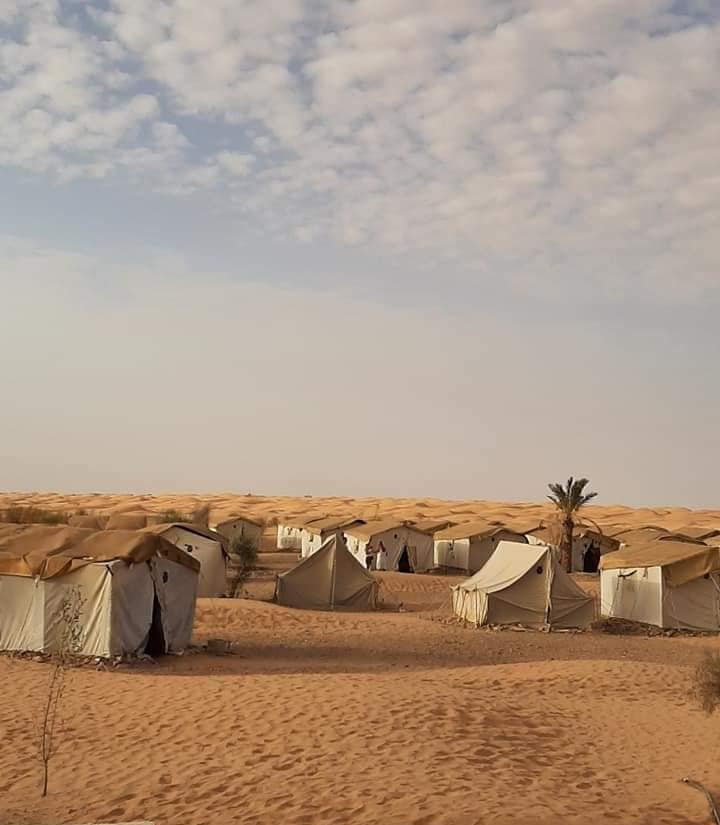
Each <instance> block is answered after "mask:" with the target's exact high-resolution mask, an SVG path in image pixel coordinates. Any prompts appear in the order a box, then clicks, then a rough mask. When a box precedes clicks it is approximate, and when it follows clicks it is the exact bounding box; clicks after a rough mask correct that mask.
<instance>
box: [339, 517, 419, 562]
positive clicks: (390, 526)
mask: <svg viewBox="0 0 720 825" xmlns="http://www.w3.org/2000/svg"><path fill="white" fill-rule="evenodd" d="M344 535H345V541H346V542H347V546H348V550H349V551H350V552H351V553H352V554H353V556H355V558H356V559H357V560H358V561H359V562H360V564H362V565H363V566H364V565H365V563H366V559H368V558H369V559H370V560H371V564H372V567H373V569H375V570H397V571H399V572H401V573H423V572H425V571H427V570H431V569H432V568H433V566H434V559H433V537H432V536H431V535H429V534H428V533H423V532H422V530H418V529H417V528H416V527H414V526H413V525H411V524H408V523H407V522H405V521H398V520H396V519H388V520H384V521H369V522H367V524H359V525H357V526H355V527H350V528H349V529H347V530H345V531H344Z"/></svg>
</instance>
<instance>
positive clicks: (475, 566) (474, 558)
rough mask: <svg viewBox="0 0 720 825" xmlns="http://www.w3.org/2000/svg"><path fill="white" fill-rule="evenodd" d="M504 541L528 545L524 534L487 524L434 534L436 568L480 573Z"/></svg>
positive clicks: (479, 522)
mask: <svg viewBox="0 0 720 825" xmlns="http://www.w3.org/2000/svg"><path fill="white" fill-rule="evenodd" d="M501 541H514V542H519V543H524V544H527V539H526V538H525V534H524V533H518V532H516V531H515V530H510V529H508V528H507V527H504V526H500V525H497V524H490V523H489V522H487V521H473V522H468V523H466V524H458V525H456V526H454V527H450V528H448V529H447V530H441V531H440V532H439V533H435V566H436V567H450V568H453V569H457V570H464V571H465V572H466V573H477V571H478V570H480V569H482V567H483V565H484V564H485V562H487V560H488V559H489V558H490V556H492V554H493V553H494V552H495V548H496V547H497V546H498V544H499V543H500V542H501Z"/></svg>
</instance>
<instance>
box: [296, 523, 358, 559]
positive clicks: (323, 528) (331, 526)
mask: <svg viewBox="0 0 720 825" xmlns="http://www.w3.org/2000/svg"><path fill="white" fill-rule="evenodd" d="M364 523H365V522H364V521H363V520H362V519H359V518H356V517H355V516H329V517H328V518H321V519H316V520H315V521H311V522H308V523H307V524H306V525H305V526H304V527H303V529H302V533H301V549H300V552H301V555H302V557H303V558H307V556H311V555H312V554H313V553H316V552H317V551H318V550H319V549H320V548H321V547H322V545H323V544H325V542H326V541H327V540H328V539H329V538H330V537H331V536H338V537H339V538H341V539H342V538H343V533H344V531H345V530H347V529H349V528H350V527H356V526H358V525H360V524H364Z"/></svg>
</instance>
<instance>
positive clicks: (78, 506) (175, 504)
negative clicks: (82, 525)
mask: <svg viewBox="0 0 720 825" xmlns="http://www.w3.org/2000/svg"><path fill="white" fill-rule="evenodd" d="M204 504H207V505H208V506H209V507H210V517H211V520H212V521H215V522H219V521H222V520H223V519H224V518H229V517H230V516H232V515H236V514H242V513H244V514H247V515H249V516H251V517H253V518H260V519H264V520H266V521H267V522H268V523H269V524H270V525H272V524H275V523H277V520H278V519H282V518H283V517H288V516H294V517H295V516H304V515H306V514H307V513H313V514H318V513H323V514H325V515H328V516H333V515H346V514H352V515H357V516H359V517H361V518H365V519H371V518H377V517H385V516H397V517H398V518H403V519H434V518H438V519H442V518H450V519H454V520H455V521H458V522H461V521H470V520H472V519H476V518H498V519H515V518H517V519H523V520H530V521H532V520H533V519H538V520H542V519H543V518H547V517H548V516H550V515H552V512H553V508H552V505H551V504H549V503H532V502H530V503H528V502H515V503H502V502H492V501H444V500H441V499H391V498H340V497H328V498H323V497H310V496H298V497H282V496H253V495H245V496H240V495H234V494H230V493H228V494H214V495H155V496H150V495H105V494H83V495H67V494H62V493H6V494H3V495H0V510H2V509H5V508H6V507H8V506H11V505H25V506H30V505H32V506H36V507H43V508H47V509H51V510H63V511H66V512H76V511H78V510H84V511H86V512H87V513H90V514H96V513H99V514H109V513H139V512H158V513H162V512H166V511H168V510H178V511H180V512H182V513H189V512H191V511H192V510H193V509H195V508H196V507H198V506H201V505H204ZM584 512H585V513H586V516H587V518H589V519H592V520H594V521H596V522H597V523H598V524H600V525H605V526H611V525H612V526H614V525H621V526H627V527H639V526H644V525H649V524H653V525H658V526H662V527H665V528H666V529H669V530H670V529H672V530H676V529H679V528H681V527H688V526H702V527H706V526H707V527H720V511H718V510H689V509H687V508H684V507H657V508H650V507H644V508H631V507H624V506H622V505H612V506H607V505H606V506H589V507H587V508H586V510H585V511H584Z"/></svg>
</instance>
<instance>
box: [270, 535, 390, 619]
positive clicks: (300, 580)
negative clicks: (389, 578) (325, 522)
mask: <svg viewBox="0 0 720 825" xmlns="http://www.w3.org/2000/svg"><path fill="white" fill-rule="evenodd" d="M377 591H378V583H377V582H376V581H375V579H374V578H373V577H372V575H371V574H370V573H368V572H367V570H365V568H364V567H363V566H362V565H361V564H359V563H358V562H357V561H356V559H355V558H353V556H352V555H351V554H350V553H349V552H348V549H347V547H346V546H345V542H344V541H343V540H342V538H341V537H339V536H336V535H332V536H330V538H329V539H327V541H325V543H324V544H323V545H322V547H321V548H320V549H319V550H317V551H316V552H315V553H312V554H311V555H310V556H308V557H307V558H305V559H303V560H302V561H301V562H300V563H299V564H298V565H296V566H295V567H294V568H293V569H292V570H288V571H287V573H281V574H280V575H279V576H278V578H277V583H276V586H275V600H276V601H277V602H278V604H283V605H286V606H288V607H302V608H305V609H308V610H328V609H330V610H332V609H334V608H336V607H353V608H356V609H358V610H372V609H374V608H375V607H376V606H377Z"/></svg>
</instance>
